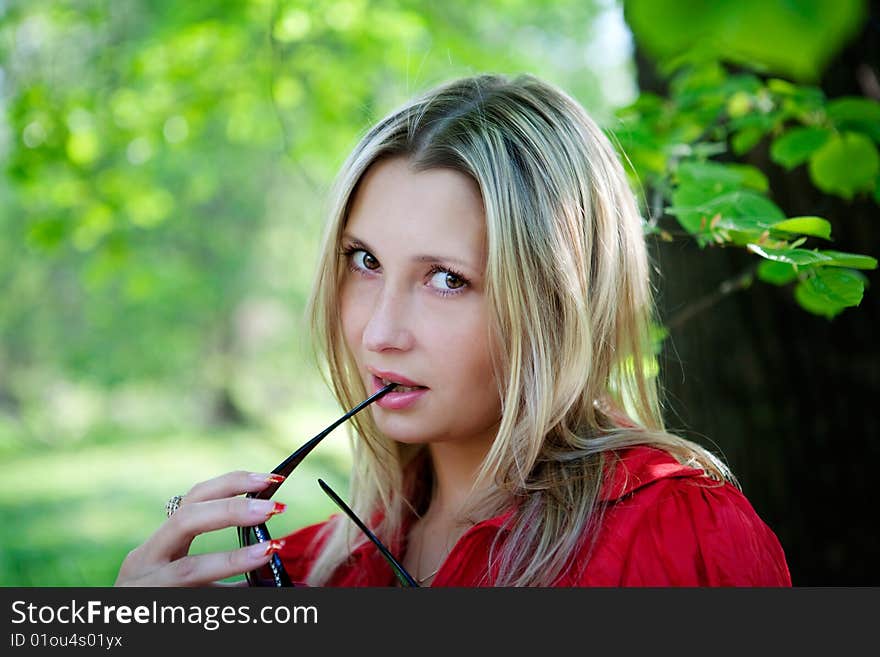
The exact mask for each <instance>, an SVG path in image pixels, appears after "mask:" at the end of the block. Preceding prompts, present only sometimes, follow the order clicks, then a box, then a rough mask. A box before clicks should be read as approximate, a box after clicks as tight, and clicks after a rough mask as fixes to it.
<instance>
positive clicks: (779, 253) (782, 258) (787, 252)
mask: <svg viewBox="0 0 880 657" xmlns="http://www.w3.org/2000/svg"><path fill="white" fill-rule="evenodd" d="M746 248H748V250H749V251H751V252H752V253H756V254H758V255H759V256H761V257H762V258H766V259H767V260H772V261H774V262H785V263H788V264H790V265H795V266H798V267H805V266H813V265H819V264H824V263H827V262H829V261H831V260H833V258H831V257H830V256H826V255H823V254H821V253H819V252H818V251H810V250H808V249H771V248H770V247H764V246H761V245H760V244H748V245H747V247H746Z"/></svg>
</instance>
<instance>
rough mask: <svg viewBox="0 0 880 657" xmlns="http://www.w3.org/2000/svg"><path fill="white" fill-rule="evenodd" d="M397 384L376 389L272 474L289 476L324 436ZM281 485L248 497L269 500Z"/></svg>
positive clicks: (271, 486)
mask: <svg viewBox="0 0 880 657" xmlns="http://www.w3.org/2000/svg"><path fill="white" fill-rule="evenodd" d="M396 385H397V384H396V383H389V384H388V385H387V386H385V387H384V388H382V389H381V390H378V391H376V393H375V394H374V395H372V396H370V397H367V398H366V399H365V400H364V401H362V402H361V403H360V404H358V405H357V406H355V407H354V408H353V409H351V410H350V411H348V413H346V414H345V415H343V416H342V417H341V418H339V419H338V420H336V421H335V422H334V423H333V424H331V425H330V426H329V427H327V428H326V429H324V430H323V431H322V432H321V433H319V434H318V435H317V436H315V437H314V438H312V439H311V440H309V441H308V442H307V443H305V444H304V445H303V446H302V447H300V448H299V449H298V450H296V451H295V452H294V453H293V454H291V455H290V456H288V457H287V458H286V459H284V460H283V461H282V462H281V463H279V464H278V467H276V468H275V469H274V470H272V474H280V475H281V476H283V477H289V476H290V473H291V472H293V471H294V470H295V469H296V466H298V465H299V464H300V463H302V460H303V459H304V458H305V457H306V456H308V454H309V452H311V451H312V450H313V449H315V447H317V446H318V443H320V442H321V441H322V440H324V438H326V437H327V435H328V434H329V433H330V432H331V431H333V430H334V429H335V428H336V427H338V426H339V425H340V424H342V423H343V422H345V421H346V420H347V419H348V418H350V417H351V416H352V415H355V414H357V413H359V412H360V411H361V410H363V409H364V408H366V407H367V406H369V405H370V404H372V403H373V402H374V401H376V400H377V399H379V398H380V397H384V396H385V395H386V394H388V393H389V392H391V391H392V390H393V389H394V388H395V386H396ZM280 485H281V484H272V485H270V486H268V487H267V488H264V489H263V490H261V491H259V492H258V493H249V494H248V497H256V498H259V499H261V500H268V499H269V498H270V497H272V496H273V495H274V494H275V491H276V490H278V487H279V486H280Z"/></svg>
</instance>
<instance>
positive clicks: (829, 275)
mask: <svg viewBox="0 0 880 657" xmlns="http://www.w3.org/2000/svg"><path fill="white" fill-rule="evenodd" d="M864 292H865V277H864V276H863V275H862V274H859V273H858V272H855V271H850V270H848V269H817V270H816V271H815V273H814V275H813V276H810V277H809V278H807V279H805V280H803V281H801V282H800V283H799V284H798V285H797V287H796V288H795V291H794V295H795V299H796V300H797V302H798V303H799V304H800V305H801V307H803V308H804V309H806V310H808V311H809V312H811V313H814V314H816V315H823V316H825V317H827V318H828V319H831V318H833V317H835V316H836V315H838V314H840V313H841V312H843V310H845V309H846V308H851V307H853V306H858V305H859V304H860V303H861V302H862V296H863V295H864Z"/></svg>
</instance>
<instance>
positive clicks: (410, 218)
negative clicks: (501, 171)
mask: <svg viewBox="0 0 880 657" xmlns="http://www.w3.org/2000/svg"><path fill="white" fill-rule="evenodd" d="M345 232H346V233H347V234H348V235H350V236H351V237H354V238H361V239H364V240H366V241H369V243H370V245H371V246H373V247H375V248H376V249H377V250H381V249H382V248H386V249H394V250H404V251H407V252H412V253H419V254H422V253H430V254H435V252H436V255H439V256H443V255H447V256H454V257H456V258H459V259H466V260H467V261H469V262H470V263H471V264H472V265H473V266H474V267H477V266H479V265H480V264H481V263H483V262H484V251H485V239H486V237H485V236H486V222H485V215H484V212H483V201H482V197H481V195H480V190H479V187H478V186H477V183H476V181H474V180H473V178H471V177H470V176H468V175H466V174H464V173H461V172H460V171H456V170H454V169H449V168H434V169H427V170H425V171H414V170H413V169H412V168H411V167H410V165H409V160H408V159H407V158H405V157H393V158H389V159H385V160H380V161H379V162H376V163H375V164H373V165H372V166H371V167H370V168H369V169H368V170H367V172H366V173H365V174H364V176H363V177H362V179H361V182H360V184H359V186H358V189H357V192H356V194H355V197H354V199H353V202H352V205H351V209H350V212H349V217H348V221H347V223H346V230H345ZM374 255H376V256H377V257H380V258H381V257H382V255H383V254H382V253H376V254H374Z"/></svg>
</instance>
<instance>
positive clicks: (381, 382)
mask: <svg viewBox="0 0 880 657" xmlns="http://www.w3.org/2000/svg"><path fill="white" fill-rule="evenodd" d="M373 382H374V383H375V384H377V385H378V386H379V387H385V386H387V385H389V384H391V383H394V384H396V387H395V388H394V390H392V392H397V393H400V392H414V391H416V390H427V389H428V388H427V386H419V385H403V383H401V382H399V381H395V380H394V379H390V378H386V377H381V376H376V375H375V374H374V375H373ZM408 383H409V381H408Z"/></svg>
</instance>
